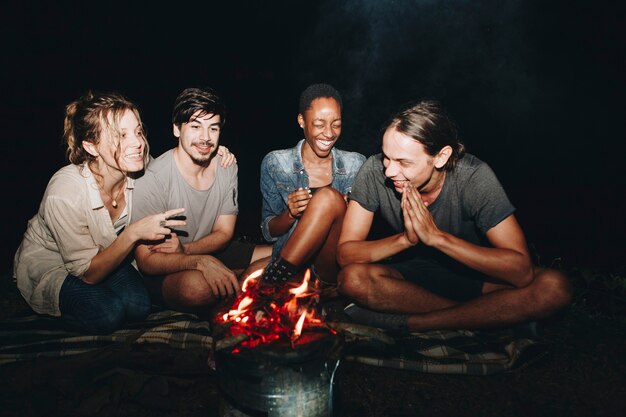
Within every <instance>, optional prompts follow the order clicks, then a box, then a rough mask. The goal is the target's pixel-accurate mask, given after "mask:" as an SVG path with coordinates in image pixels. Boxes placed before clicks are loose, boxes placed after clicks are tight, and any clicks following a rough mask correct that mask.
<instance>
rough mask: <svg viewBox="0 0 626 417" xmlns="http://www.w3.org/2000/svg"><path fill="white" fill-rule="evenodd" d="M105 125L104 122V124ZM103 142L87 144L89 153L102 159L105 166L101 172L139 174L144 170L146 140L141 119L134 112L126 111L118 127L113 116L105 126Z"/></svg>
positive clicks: (101, 168)
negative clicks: (111, 171)
mask: <svg viewBox="0 0 626 417" xmlns="http://www.w3.org/2000/svg"><path fill="white" fill-rule="evenodd" d="M103 123H104V122H103ZM102 131H103V136H102V140H100V142H99V143H98V145H97V147H95V145H90V144H89V143H85V145H86V146H87V147H88V152H90V153H91V154H92V155H99V156H101V157H102V163H103V164H104V165H106V167H105V166H101V167H100V169H99V170H100V171H101V172H104V171H105V169H109V170H110V169H113V170H116V171H122V172H138V171H141V170H142V169H143V168H144V157H145V152H146V138H145V136H144V132H143V128H142V126H141V123H140V122H139V119H137V116H136V115H135V113H133V111H131V110H126V111H125V112H124V113H123V114H122V117H120V118H119V120H118V122H117V126H116V123H115V121H114V120H113V116H111V115H109V116H108V122H107V123H104V124H103V129H102Z"/></svg>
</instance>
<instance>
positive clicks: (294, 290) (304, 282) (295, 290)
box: [289, 269, 311, 297]
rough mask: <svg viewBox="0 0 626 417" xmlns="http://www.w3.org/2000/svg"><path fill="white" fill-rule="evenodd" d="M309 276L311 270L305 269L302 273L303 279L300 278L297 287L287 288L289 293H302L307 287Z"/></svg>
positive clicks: (297, 294) (296, 294)
mask: <svg viewBox="0 0 626 417" xmlns="http://www.w3.org/2000/svg"><path fill="white" fill-rule="evenodd" d="M310 278H311V270H310V269H307V270H306V272H305V273H304V279H303V280H302V284H301V285H300V286H299V287H297V288H292V289H290V290H289V292H290V293H291V294H294V295H295V296H296V297H297V296H299V295H301V294H302V293H304V292H305V291H306V290H307V289H308V288H309V279H310Z"/></svg>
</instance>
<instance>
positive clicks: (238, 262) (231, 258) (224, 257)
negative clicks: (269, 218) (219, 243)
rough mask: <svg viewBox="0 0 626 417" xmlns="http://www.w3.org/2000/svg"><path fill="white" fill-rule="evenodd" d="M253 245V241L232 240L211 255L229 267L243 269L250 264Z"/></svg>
mask: <svg viewBox="0 0 626 417" xmlns="http://www.w3.org/2000/svg"><path fill="white" fill-rule="evenodd" d="M255 246H256V245H255V244H254V243H250V242H241V241H238V240H234V241H232V242H230V245H228V246H227V247H226V248H224V249H222V250H221V251H219V252H215V253H212V254H211V255H213V256H215V257H216V258H217V259H219V260H220V261H222V263H223V264H224V265H226V267H227V268H229V269H244V268H247V267H248V265H250V261H251V260H252V254H253V253H254V247H255Z"/></svg>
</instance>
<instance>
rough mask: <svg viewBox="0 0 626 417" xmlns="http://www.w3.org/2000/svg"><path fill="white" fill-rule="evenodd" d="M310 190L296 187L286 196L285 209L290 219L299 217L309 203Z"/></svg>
mask: <svg viewBox="0 0 626 417" xmlns="http://www.w3.org/2000/svg"><path fill="white" fill-rule="evenodd" d="M311 197H312V195H311V190H309V189H304V188H302V187H300V188H298V189H297V190H296V191H294V192H292V193H291V194H289V196H288V197H287V210H288V211H289V216H290V217H291V218H292V219H299V218H300V217H301V216H302V213H304V210H306V208H307V206H308V205H309V201H310V200H311Z"/></svg>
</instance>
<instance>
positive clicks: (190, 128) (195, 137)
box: [174, 111, 221, 165]
mask: <svg viewBox="0 0 626 417" xmlns="http://www.w3.org/2000/svg"><path fill="white" fill-rule="evenodd" d="M220 130H221V123H220V115H219V114H218V115H214V114H202V112H201V111H197V112H196V113H194V115H193V116H192V117H191V120H189V122H187V123H183V124H182V125H181V126H180V127H178V126H176V125H174V136H176V137H177V138H179V147H181V148H182V149H183V151H184V152H185V153H186V154H187V155H189V157H190V158H191V160H192V161H193V162H195V163H196V164H199V165H204V164H206V163H207V162H208V161H210V160H211V158H212V157H213V155H214V154H215V152H216V151H217V148H218V146H219V139H220Z"/></svg>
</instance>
